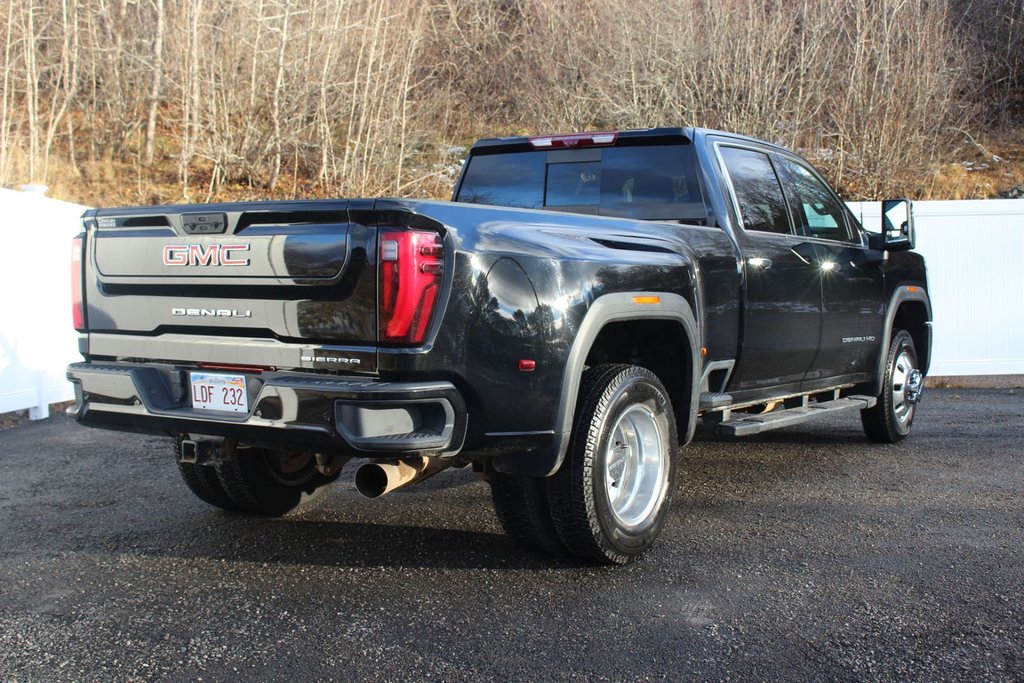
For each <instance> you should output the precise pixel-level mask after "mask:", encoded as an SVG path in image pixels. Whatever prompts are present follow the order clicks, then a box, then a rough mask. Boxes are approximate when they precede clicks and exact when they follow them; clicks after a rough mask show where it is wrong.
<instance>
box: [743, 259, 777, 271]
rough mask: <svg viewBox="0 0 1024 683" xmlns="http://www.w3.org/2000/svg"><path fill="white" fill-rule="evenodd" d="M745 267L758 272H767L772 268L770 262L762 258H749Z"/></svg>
mask: <svg viewBox="0 0 1024 683" xmlns="http://www.w3.org/2000/svg"><path fill="white" fill-rule="evenodd" d="M747 265H748V266H750V267H752V268H758V269H760V270H768V269H769V268H771V267H772V260H771V259H770V258H764V257H763V256H751V257H750V258H748V259H747Z"/></svg>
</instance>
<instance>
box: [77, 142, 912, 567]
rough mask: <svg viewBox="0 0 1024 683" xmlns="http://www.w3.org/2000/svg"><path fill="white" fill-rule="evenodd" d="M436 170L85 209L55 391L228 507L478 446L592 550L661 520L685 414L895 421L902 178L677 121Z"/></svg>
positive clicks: (900, 420)
mask: <svg viewBox="0 0 1024 683" xmlns="http://www.w3.org/2000/svg"><path fill="white" fill-rule="evenodd" d="M453 199H454V201H452V202H443V201H419V200H412V199H349V200H345V199H340V200H329V201H274V202H258V203H255V202H254V203H242V204H210V205H203V206H162V207H136V208H120V209H98V210H90V211H88V212H87V213H86V214H85V215H84V217H83V221H84V231H83V233H82V234H81V235H80V236H79V237H78V238H76V240H75V243H74V254H73V265H72V267H73V270H74V283H75V291H74V324H75V328H76V329H77V330H79V332H81V336H80V348H81V352H82V354H83V356H84V358H85V361H84V362H81V363H75V364H73V365H71V366H70V367H69V368H68V378H69V379H70V380H71V382H73V383H74V386H75V391H76V404H75V406H74V407H73V408H71V409H70V410H69V413H70V414H71V415H72V416H73V417H74V418H76V419H77V420H78V421H79V422H81V423H82V424H85V425H89V426H94V427H102V428H106V429H118V430H128V431H137V432H145V433H150V434H165V435H168V436H170V437H173V438H174V452H175V455H176V458H177V462H178V466H179V468H180V470H181V474H182V476H183V478H184V480H185V483H186V484H187V485H188V486H189V488H191V490H192V491H193V492H194V493H195V494H196V495H197V496H198V497H199V498H201V499H202V500H204V501H206V502H207V503H210V504H212V505H214V506H218V507H221V508H225V509H228V510H235V511H239V512H242V513H251V514H258V515H282V514H285V513H288V512H290V511H292V510H296V509H298V508H300V507H303V506H305V505H307V504H309V503H312V502H313V501H315V500H317V499H319V498H321V497H322V496H323V494H324V493H325V491H326V490H327V488H328V487H329V486H330V485H331V483H332V482H334V481H335V479H337V477H338V474H339V471H340V470H341V468H342V466H343V465H344V464H345V463H346V462H347V461H348V460H349V459H351V458H353V457H356V458H366V459H368V462H367V463H366V464H363V465H362V466H361V467H360V468H359V469H358V470H357V472H356V476H355V481H356V486H357V488H358V489H359V490H360V491H361V492H362V493H363V494H364V495H367V496H371V497H372V496H377V495H381V494H383V493H386V492H388V491H391V490H393V489H395V488H398V487H401V486H406V485H409V484H411V483H414V482H416V481H421V480H422V479H424V478H425V477H427V476H430V475H432V474H434V473H436V472H438V471H440V470H441V469H443V468H445V467H447V466H450V465H456V466H465V465H471V466H472V467H473V469H474V470H475V471H476V472H478V473H479V474H480V475H481V476H482V477H483V478H484V479H486V480H487V481H489V483H490V486H491V491H492V497H493V500H494V506H495V509H496V511H497V515H498V518H499V519H500V521H501V524H502V525H503V527H504V528H505V530H506V531H507V532H508V533H509V534H510V535H511V536H512V537H513V538H515V539H516V540H517V541H519V542H520V543H521V544H523V545H525V546H527V547H529V548H532V549H536V550H541V551H546V552H550V553H567V552H568V553H571V554H573V555H575V556H577V557H579V558H582V559H584V560H586V561H592V562H598V563H625V562H628V561H629V560H631V559H632V558H634V557H636V556H637V555H639V554H640V553H642V552H643V551H644V550H646V549H647V548H648V547H649V546H650V545H651V543H652V542H653V541H654V540H655V538H656V537H657V536H658V534H659V532H660V530H661V527H662V526H663V523H664V521H665V517H666V514H667V512H668V509H669V504H670V502H671V500H672V495H673V491H674V488H675V480H676V461H677V451H678V447H679V446H681V445H684V444H686V443H687V442H689V441H690V439H691V437H692V436H693V433H694V429H695V428H696V427H697V424H698V421H701V422H703V425H704V426H705V427H707V428H709V429H711V430H714V431H715V432H717V433H718V434H722V435H733V436H743V435H747V434H756V433H758V432H762V431H765V430H768V429H773V428H776V427H782V426H786V425H792V424H794V423H796V422H799V421H802V420H806V419H809V418H813V417H815V416H817V415H821V414H825V413H830V412H832V411H837V410H842V409H853V408H855V409H859V410H860V414H861V419H862V421H863V425H864V430H865V432H866V433H867V436H868V437H869V438H870V439H872V440H874V441H878V442H883V443H892V442H895V441H898V440H900V439H902V438H904V437H905V436H907V434H908V433H909V432H910V428H911V424H912V422H913V419H914V413H915V410H916V408H915V406H916V405H917V403H918V400H919V399H920V397H921V392H922V389H923V375H924V374H925V373H926V372H927V369H928V359H929V351H930V348H931V327H930V326H931V322H930V321H931V311H930V304H929V300H928V294H927V283H926V278H925V266H924V261H923V259H922V258H921V257H920V256H919V255H917V254H915V253H913V252H911V251H910V249H912V247H913V225H912V218H911V209H910V205H909V203H908V202H907V201H905V200H894V201H891V202H886V203H885V204H884V208H883V223H884V226H883V227H884V230H883V232H882V233H880V234H869V233H867V232H865V231H864V230H863V229H862V228H861V226H860V224H859V223H858V221H857V220H856V218H855V217H854V216H853V215H852V214H851V213H850V211H849V210H848V209H847V208H846V206H845V205H844V204H843V202H842V201H840V199H839V197H838V196H837V195H836V193H835V192H833V191H832V190H831V189H830V188H829V186H828V185H827V184H826V183H825V182H824V181H823V180H822V178H821V176H820V175H819V174H818V173H817V172H816V171H815V170H814V169H813V168H812V167H811V165H810V164H808V163H807V162H806V161H804V160H803V159H801V158H800V157H799V156H797V155H795V154H793V153H792V152H790V151H788V150H786V149H783V148H781V147H778V146H775V145H772V144H768V143H765V142H761V141H759V140H754V139H751V138H746V137H740V136H736V135H731V134H727V133H722V132H717V131H710V130H701V129H688V128H663V129H651V130H639V131H626V132H609V133H582V134H573V135H552V136H540V137H531V138H503V139H493V140H481V141H480V142H477V143H476V144H475V145H474V146H473V148H472V150H471V151H470V153H469V156H468V158H467V159H466V162H465V165H464V168H463V171H462V176H461V178H460V179H459V182H458V185H457V187H456V188H455V193H454V197H453Z"/></svg>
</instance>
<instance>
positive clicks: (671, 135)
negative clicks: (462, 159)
mask: <svg viewBox="0 0 1024 683" xmlns="http://www.w3.org/2000/svg"><path fill="white" fill-rule="evenodd" d="M604 133H605V134H609V135H610V134H614V135H615V141H614V143H613V144H619V143H623V142H625V143H628V144H632V145H645V144H646V145H655V144H665V143H672V142H674V143H680V142H683V143H687V142H693V141H694V139H695V138H696V137H697V136H703V135H709V134H713V135H722V136H727V137H731V138H736V139H739V140H747V141H751V142H757V143H759V144H762V145H770V146H772V147H778V145H776V144H773V143H771V142H767V141H765V140H761V139H758V138H754V137H750V136H747V135H740V134H738V133H730V132H727V131H722V130H714V129H711V128H693V127H665V128H638V129H635V130H621V131H604ZM590 135H601V133H596V132H591V131H588V132H578V133H558V134H552V135H533V136H526V135H515V136H510V137H504V138H484V139H482V140H477V141H476V142H475V143H473V146H472V147H471V148H470V154H495V153H499V152H527V151H530V150H533V149H538V148H539V147H538V146H537V145H535V144H533V143H531V140H537V139H538V138H553V139H557V138H586V137H587V136H590ZM591 144H594V143H591ZM606 144H608V143H598V146H605V145H606ZM567 146H571V145H567Z"/></svg>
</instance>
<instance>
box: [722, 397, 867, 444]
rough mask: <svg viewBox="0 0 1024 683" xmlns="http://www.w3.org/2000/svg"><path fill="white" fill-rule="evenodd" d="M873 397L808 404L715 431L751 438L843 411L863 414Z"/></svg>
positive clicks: (732, 422) (735, 421) (742, 419)
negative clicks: (855, 410) (856, 411)
mask: <svg viewBox="0 0 1024 683" xmlns="http://www.w3.org/2000/svg"><path fill="white" fill-rule="evenodd" d="M877 401H878V399H876V398H875V397H874V396H847V397H846V398H837V399H833V400H831V401H823V402H821V403H808V404H807V405H805V406H799V407H796V408H786V409H785V410H776V411H772V412H770V413H762V414H759V415H743V416H742V417H734V418H732V419H729V420H725V421H723V422H719V423H718V425H716V427H715V431H716V432H717V433H718V434H720V435H721V436H750V435H752V434H760V433H761V432H767V431H770V430H772V429H779V428H781V427H790V426H792V425H795V424H800V423H801V422H806V421H807V420H812V419H814V418H816V417H818V416H819V415H825V414H827V413H834V412H837V411H840V410H851V409H853V408H857V409H859V410H864V409H866V408H871V407H873V406H874V405H875V403H877Z"/></svg>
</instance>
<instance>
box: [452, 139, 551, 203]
mask: <svg viewBox="0 0 1024 683" xmlns="http://www.w3.org/2000/svg"><path fill="white" fill-rule="evenodd" d="M544 156H545V155H544V152H513V153H511V154H488V155H482V156H471V157H470V158H469V161H468V163H469V168H468V169H466V176H465V178H464V179H463V181H462V187H461V189H460V190H459V197H458V201H460V202H470V203H473V204H497V205H498V206H518V207H522V208H524V209H539V208H541V207H542V206H543V205H544Z"/></svg>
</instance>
